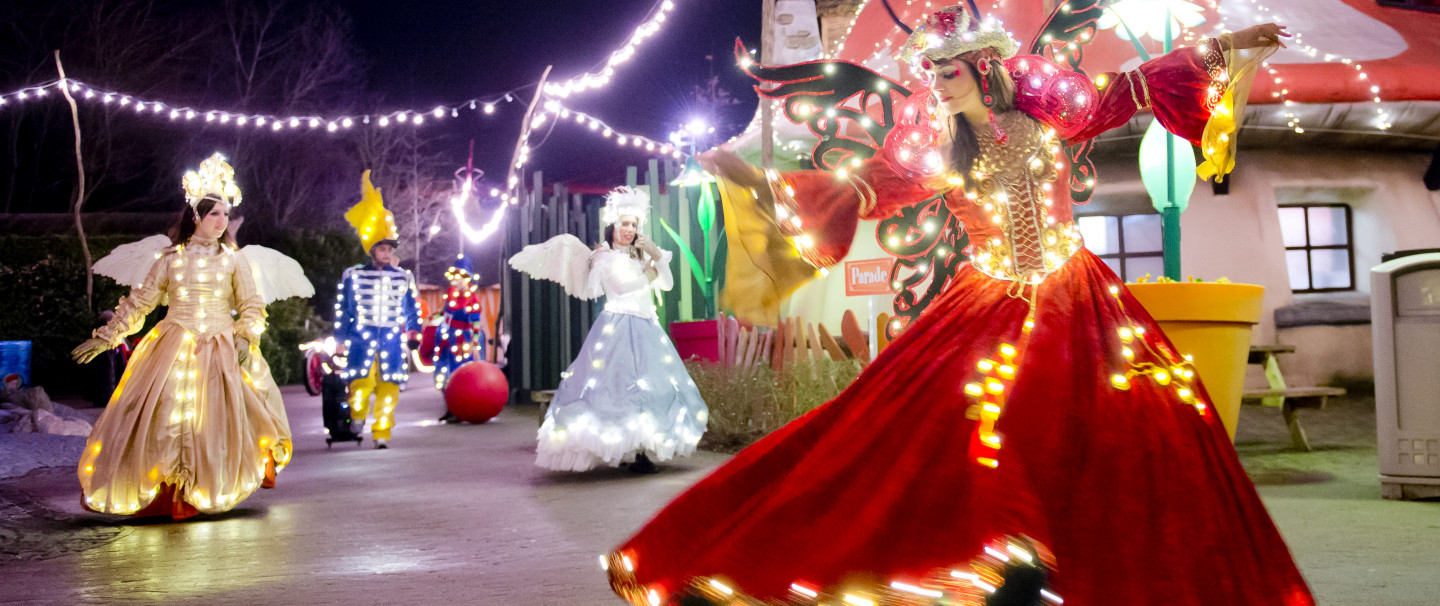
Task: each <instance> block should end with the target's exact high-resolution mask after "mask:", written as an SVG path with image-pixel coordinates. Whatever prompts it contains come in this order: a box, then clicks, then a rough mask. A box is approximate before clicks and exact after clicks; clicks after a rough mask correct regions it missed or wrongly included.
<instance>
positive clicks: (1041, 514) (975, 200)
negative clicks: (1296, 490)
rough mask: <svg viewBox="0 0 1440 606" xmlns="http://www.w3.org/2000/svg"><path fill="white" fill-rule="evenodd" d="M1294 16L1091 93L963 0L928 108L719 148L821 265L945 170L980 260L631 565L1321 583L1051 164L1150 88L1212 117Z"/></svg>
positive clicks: (1170, 107)
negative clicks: (777, 165) (772, 153)
mask: <svg viewBox="0 0 1440 606" xmlns="http://www.w3.org/2000/svg"><path fill="white" fill-rule="evenodd" d="M1284 35H1286V34H1284V32H1283V31H1282V30H1281V29H1280V28H1278V27H1276V26H1274V25H1263V26H1258V27H1255V28H1251V29H1247V30H1244V31H1240V32H1236V33H1235V34H1233V35H1226V36H1223V37H1222V38H1221V39H1218V40H1205V41H1204V42H1202V43H1201V44H1200V45H1199V46H1198V47H1196V48H1182V49H1178V50H1176V51H1175V52H1172V53H1169V54H1167V55H1165V56H1163V57H1159V58H1157V59H1155V60H1153V61H1149V62H1147V63H1145V64H1143V65H1141V66H1140V67H1139V68H1138V69H1136V70H1134V71H1131V72H1127V73H1122V74H1107V75H1106V76H1105V80H1106V81H1107V84H1108V86H1106V87H1104V89H1103V90H1101V91H1097V90H1096V88H1095V86H1094V85H1093V84H1091V83H1090V82H1089V80H1088V79H1086V78H1085V77H1084V76H1083V75H1079V74H1075V73H1073V72H1068V71H1066V70H1063V69H1060V68H1057V67H1056V66H1054V64H1052V63H1050V62H1049V61H1046V60H1045V59H1043V58H1040V57H1033V56H1031V57H1015V56H1014V54H1015V48H1014V43H1013V42H1012V41H1011V40H1010V39H1009V37H1008V36H1007V35H1006V34H1005V32H1004V30H1003V28H1002V27H1001V26H1000V25H999V24H998V23H994V22H993V21H987V22H986V23H984V24H981V23H977V22H975V21H973V20H972V19H971V18H970V15H968V14H967V13H966V12H965V10H964V9H963V8H961V7H950V8H947V9H944V10H942V11H940V12H937V13H935V14H934V15H933V16H931V17H930V18H929V19H927V21H926V22H925V23H924V24H922V25H921V26H919V27H917V28H916V30H915V33H914V35H913V36H912V37H911V43H910V44H909V45H908V48H907V50H908V51H909V54H911V55H912V57H913V60H914V61H915V62H916V63H918V64H919V67H920V68H922V69H923V70H924V71H925V73H926V74H927V75H928V76H929V77H930V79H931V80H932V84H931V86H930V91H929V92H930V93H933V95H934V101H936V102H938V105H939V108H940V110H942V111H943V113H942V114H941V115H942V116H944V117H948V120H944V121H943V123H942V124H940V125H939V127H938V128H934V127H929V128H927V127H926V126H925V123H924V122H923V121H922V123H921V124H920V125H918V126H915V125H907V126H901V127H897V128H896V129H895V131H892V133H891V135H890V136H889V137H888V139H887V142H886V146H885V150H883V152H882V153H881V154H878V155H877V156H876V157H874V158H871V159H869V160H867V161H865V162H864V163H863V164H862V165H861V166H859V167H857V168H855V169H854V170H853V171H851V172H849V173H848V174H846V173H844V172H843V171H840V172H837V173H828V172H819V171H812V172H799V173H788V174H785V175H774V174H772V175H770V176H769V177H768V178H767V176H766V175H763V174H761V173H760V172H759V171H758V170H756V169H755V168H753V167H750V166H748V165H745V164H743V163H741V162H740V161H738V160H736V159H735V158H734V157H733V156H725V155H718V156H712V157H711V158H710V163H711V165H712V166H713V170H714V171H716V172H718V173H719V174H721V175H722V176H724V177H725V178H726V179H728V180H730V181H731V182H733V183H734V184H736V185H738V186H739V187H738V188H732V189H738V190H743V191H751V190H752V188H753V190H754V191H755V192H757V195H759V196H760V197H759V199H758V202H759V203H761V204H766V203H776V202H778V204H779V207H780V208H782V209H783V210H785V211H786V212H787V213H792V214H793V215H795V216H797V217H799V218H800V219H801V220H802V221H803V225H805V226H810V227H811V228H812V229H813V230H815V231H813V232H812V233H809V234H808V237H802V238H797V242H803V243H806V244H812V246H811V247H809V248H806V249H805V250H804V251H803V252H802V256H803V258H804V259H806V260H809V261H811V262H812V263H814V264H816V265H820V266H823V265H828V264H832V263H834V262H835V261H836V260H838V259H841V258H843V257H844V256H845V253H846V252H847V251H848V248H849V241H850V238H851V237H852V235H853V234H854V233H855V222H856V220H857V219H858V218H860V217H865V218H881V217H885V216H888V215H891V214H893V213H895V212H896V211H897V210H898V209H900V208H902V207H903V206H905V205H910V204H915V203H918V202H920V201H923V200H926V199H929V198H933V197H934V196H935V195H936V194H943V195H944V196H945V202H946V204H947V205H948V206H949V207H950V209H951V210H952V211H953V212H954V213H956V214H957V215H958V216H959V217H961V218H962V221H963V222H964V226H965V229H966V231H967V232H968V233H969V236H970V241H971V242H972V243H973V250H972V251H971V255H970V256H971V262H970V263H969V264H968V265H966V266H964V267H962V268H961V269H960V271H959V273H958V274H957V275H956V276H955V277H954V279H953V281H952V283H951V284H950V285H949V286H948V288H947V289H946V290H945V292H944V293H943V294H941V295H940V296H939V298H937V299H936V300H935V301H933V302H932V304H931V305H930V307H929V309H928V310H927V311H926V312H925V313H923V314H922V315H920V316H919V317H918V318H917V319H916V320H915V321H914V322H913V323H912V324H911V325H910V326H908V327H907V328H906V330H905V331H904V333H903V335H902V336H900V337H899V338H898V339H896V340H895V341H894V342H893V343H892V344H891V346H890V347H889V348H888V349H886V350H885V352H884V353H883V354H882V355H880V356H879V357H878V358H877V359H876V360H875V361H874V363H872V364H871V365H870V366H869V367H868V368H867V369H866V370H865V372H864V373H863V374H861V375H860V377H859V378H858V379H856V381H855V382H854V384H853V385H851V386H850V387H849V388H848V389H846V390H845V391H844V392H843V393H841V394H840V395H839V396H838V397H837V398H836V399H834V400H832V401H831V402H829V403H827V404H825V405H824V406H821V407H820V408H818V409H816V410H814V411H812V412H811V413H809V414H808V415H806V416H805V417H803V418H801V419H799V420H797V421H795V422H793V423H791V424H789V425H787V426H786V427H784V428H782V429H780V430H779V431H776V432H775V433H773V434H771V435H769V436H767V437H766V438H764V439H762V440H761V441H759V442H757V443H756V444H755V445H753V446H751V447H750V448H748V449H746V450H745V451H743V452H741V453H740V454H739V455H737V456H736V457H735V458H734V459H733V460H732V461H730V462H729V463H728V464H726V465H725V466H723V467H721V468H720V469H718V470H716V471H715V472H714V473H713V474H711V475H710V476H709V477H707V478H705V479H704V480H702V481H701V482H699V483H698V484H696V485H695V486H694V487H692V488H690V489H689V490H688V491H687V492H685V493H684V494H682V495H681V496H680V497H678V498H677V499H675V501H674V502H672V503H671V504H670V505H669V506H667V507H666V508H665V509H664V510H662V511H661V512H660V513H659V514H658V515H656V516H655V518H654V519H653V520H652V521H651V522H650V523H649V524H647V525H646V526H645V527H644V528H643V529H641V530H640V531H639V532H638V533H637V534H636V535H635V536H634V537H632V538H631V539H630V540H628V541H626V542H625V543H624V544H623V545H621V546H620V547H618V548H617V549H616V550H615V551H614V552H612V553H611V554H608V555H607V556H605V557H604V558H602V561H603V563H604V564H605V566H606V569H607V570H608V571H609V575H610V582H611V586H612V587H613V588H614V589H615V591H616V592H617V593H618V594H619V595H621V596H622V597H624V598H625V599H627V600H629V601H630V602H631V603H634V604H637V605H655V606H658V605H661V604H735V603H739V604H780V603H783V604H821V603H824V604H850V605H858V606H864V605H875V604H905V605H913V604H976V605H979V604H985V605H986V606H998V605H1002V604H1007V605H1008V604H1016V605H1018V604H1061V603H1064V604H1068V605H1071V606H1074V605H1098V604H1134V605H1140V604H1167V605H1195V606H1216V605H1221V604H1224V605H1283V606H1300V605H1308V604H1313V603H1314V600H1313V598H1312V597H1311V595H1310V592H1309V589H1308V588H1307V587H1306V585H1305V581H1304V580H1303V579H1302V578H1301V576H1300V573H1299V571H1298V570H1297V569H1296V567H1295V565H1294V563H1293V561H1292V559H1291V556H1290V553H1289V551H1288V550H1287V548H1286V546H1285V544H1284V542H1283V540H1282V539H1281V537H1280V535H1279V533H1278V532H1277V530H1276V528H1275V526H1274V524H1273V523H1272V522H1271V520H1270V518H1269V516H1268V515H1267V514H1266V512H1265V509H1264V506H1263V505H1262V504H1261V502H1260V499H1259V497H1258V495H1257V494H1256V492H1255V489H1254V487H1253V486H1252V485H1251V483H1250V481H1249V479H1248V478H1247V477H1246V475H1245V472H1244V470H1243V469H1242V468H1241V466H1240V463H1239V460H1238V459H1237V457H1236V455H1235V451H1234V448H1233V447H1232V446H1231V444H1230V441H1229V439H1228V437H1227V434H1226V432H1225V429H1224V427H1223V426H1222V425H1221V422H1220V420H1219V418H1218V416H1217V415H1216V414H1214V413H1213V412H1212V411H1211V410H1210V409H1209V406H1208V404H1207V402H1208V396H1207V395H1206V393H1205V390H1204V388H1203V387H1202V386H1201V385H1200V382H1199V381H1198V380H1197V379H1196V377H1195V375H1194V371H1193V368H1192V366H1191V364H1190V363H1189V361H1188V360H1187V359H1186V358H1185V357H1183V356H1182V355H1179V354H1178V353H1177V352H1176V351H1175V349H1174V348H1173V346H1172V345H1171V344H1170V342H1169V341H1168V340H1167V339H1166V338H1165V336H1164V335H1163V333H1162V332H1161V331H1160V328H1159V327H1158V326H1157V325H1156V324H1155V322H1154V320H1152V319H1151V318H1150V316H1149V315H1148V314H1147V313H1146V312H1145V310H1144V309H1143V308H1142V307H1141V306H1140V305H1139V304H1138V303H1137V302H1136V301H1135V299H1133V298H1132V297H1131V296H1130V295H1129V293H1128V292H1127V291H1126V289H1125V286H1124V284H1123V283H1122V281H1121V280H1120V279H1119V278H1117V277H1116V276H1115V274H1114V273H1113V272H1112V271H1111V270H1110V269H1109V268H1108V267H1107V266H1106V265H1105V263H1103V262H1102V261H1101V260H1100V259H1099V258H1097V257H1096V256H1095V255H1094V254H1092V253H1090V252H1089V251H1087V250H1086V249H1085V248H1084V247H1083V245H1082V242H1081V240H1080V236H1079V233H1078V231H1077V230H1076V229H1075V228H1074V227H1073V226H1072V224H1071V214H1070V209H1069V199H1068V198H1067V197H1066V194H1065V193H1064V189H1065V188H1064V187H1055V186H1054V181H1055V180H1056V176H1057V170H1062V169H1063V168H1064V165H1063V164H1057V161H1060V162H1063V158H1060V157H1059V156H1058V151H1059V144H1060V142H1061V141H1068V142H1078V141H1083V140H1085V139H1088V138H1090V137H1093V136H1095V135H1096V134H1099V133H1101V132H1104V131H1105V130H1107V129H1109V128H1113V127H1114V126H1117V125H1119V124H1122V123H1124V122H1125V121H1126V120H1128V119H1129V118H1130V117H1131V116H1132V115H1133V114H1134V113H1135V112H1136V111H1138V110H1141V109H1152V110H1153V111H1154V113H1155V117H1156V119H1158V120H1159V121H1160V122H1161V124H1163V125H1164V126H1165V127H1166V128H1167V129H1168V130H1170V131H1171V132H1174V133H1176V134H1179V135H1181V136H1184V137H1186V138H1187V139H1190V140H1192V141H1199V140H1201V139H1202V133H1205V134H1207V136H1206V137H1205V138H1206V139H1207V144H1208V143H1210V141H1209V140H1208V139H1209V138H1210V137H1209V136H1208V135H1213V134H1214V133H1206V131H1205V127H1206V123H1207V121H1209V119H1210V118H1211V116H1212V113H1214V114H1216V115H1221V114H1223V115H1225V116H1227V117H1233V114H1232V113H1231V112H1232V111H1233V110H1234V107H1233V105H1229V103H1231V99H1230V98H1229V97H1226V96H1225V94H1224V93H1225V92H1226V91H1227V88H1235V87H1241V88H1242V89H1243V87H1244V86H1245V85H1248V82H1246V81H1242V80H1244V78H1243V76H1244V72H1242V66H1241V65H1240V64H1241V63H1247V62H1258V59H1257V56H1258V57H1259V58H1263V56H1264V55H1268V52H1273V49H1274V47H1276V46H1278V45H1279V43H1280V37H1281V36H1284ZM1247 64H1248V63H1247ZM922 94H923V93H922ZM922 98H923V97H922ZM1236 122H1238V120H1236ZM1229 139H1233V132H1229V133H1227V134H1226V138H1222V139H1219V140H1220V141H1228V140H1229ZM1231 149H1233V148H1231ZM1220 163H1221V164H1222V165H1223V164H1226V163H1227V162H1225V161H1224V159H1223V158H1222V159H1221V161H1220ZM767 190H768V191H769V192H770V193H772V194H773V199H772V198H771V197H769V196H764V195H763V193H764V192H766V191H767ZM728 202H729V201H727V203H728ZM784 217H785V215H783V214H782V215H781V218H782V219H783V218H784ZM732 248H733V247H732Z"/></svg>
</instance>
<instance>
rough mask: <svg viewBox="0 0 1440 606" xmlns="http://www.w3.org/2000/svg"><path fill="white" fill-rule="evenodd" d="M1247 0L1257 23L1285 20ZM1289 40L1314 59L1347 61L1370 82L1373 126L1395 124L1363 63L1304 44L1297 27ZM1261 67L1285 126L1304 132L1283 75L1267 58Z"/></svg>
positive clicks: (1223, 20)
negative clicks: (1277, 102) (1272, 86)
mask: <svg viewBox="0 0 1440 606" xmlns="http://www.w3.org/2000/svg"><path fill="white" fill-rule="evenodd" d="M1247 1H1248V2H1249V3H1250V5H1251V6H1253V7H1254V9H1253V10H1254V13H1255V14H1254V17H1255V23H1257V24H1259V23H1266V22H1273V23H1275V24H1277V25H1284V24H1285V20H1284V19H1282V18H1281V17H1280V16H1279V15H1276V14H1274V11H1272V10H1271V9H1270V8H1269V7H1267V6H1265V5H1262V4H1260V3H1259V2H1258V1H1257V0H1247ZM1212 6H1214V5H1212ZM1214 8H1215V12H1216V13H1217V14H1219V15H1220V25H1221V27H1222V28H1224V29H1227V30H1228V29H1231V28H1229V27H1226V21H1227V20H1228V19H1229V15H1227V14H1225V13H1223V12H1221V11H1220V9H1219V7H1218V6H1214ZM1264 13H1269V15H1268V16H1266V15H1264ZM1289 44H1290V45H1291V46H1293V47H1295V48H1296V49H1298V50H1300V51H1303V52H1304V53H1305V54H1307V55H1309V56H1311V57H1313V58H1318V59H1320V60H1321V61H1324V62H1325V63H1337V62H1338V63H1341V64H1344V65H1349V66H1351V67H1354V68H1355V71H1356V77H1357V78H1358V79H1359V80H1360V81H1361V82H1362V83H1364V82H1369V83H1370V89H1369V94H1370V96H1371V99H1370V100H1371V102H1372V103H1374V104H1375V106H1376V107H1375V115H1376V117H1375V122H1374V126H1375V128H1376V129H1377V130H1382V131H1383V130H1389V129H1390V127H1391V126H1394V125H1395V124H1394V122H1392V121H1391V118H1390V115H1389V114H1388V113H1386V111H1385V108H1384V107H1383V106H1382V105H1381V103H1382V100H1381V90H1380V86H1379V85H1378V84H1375V83H1374V81H1373V80H1371V79H1370V74H1368V73H1366V72H1365V69H1364V66H1363V65H1361V64H1360V63H1357V62H1355V61H1354V60H1353V59H1351V58H1349V57H1345V56H1343V55H1340V54H1337V53H1327V52H1323V51H1321V50H1320V49H1318V48H1315V47H1313V46H1310V45H1309V44H1306V43H1305V41H1304V32H1300V31H1296V32H1293V33H1292V38H1291V40H1290V41H1289ZM1262 67H1264V68H1265V70H1266V71H1267V72H1268V73H1269V74H1270V78H1271V80H1272V81H1273V82H1274V84H1275V89H1274V90H1273V91H1271V92H1270V96H1271V98H1273V99H1277V100H1279V102H1280V105H1281V112H1282V113H1283V115H1284V116H1285V118H1286V119H1287V126H1289V127H1290V128H1291V129H1293V130H1294V131H1295V132H1296V133H1303V132H1305V128H1304V127H1303V126H1301V125H1300V118H1299V117H1298V116H1296V115H1295V113H1294V112H1293V111H1291V109H1290V108H1291V107H1294V105H1295V102H1294V101H1291V100H1290V99H1288V98H1287V97H1286V95H1288V94H1289V92H1290V89H1289V88H1288V87H1286V86H1285V80H1284V78H1281V77H1280V73H1279V72H1278V71H1276V70H1275V68H1274V67H1272V66H1271V65H1270V63H1269V62H1268V61H1267V62H1265V63H1263V64H1262ZM1362 85H1363V84H1362Z"/></svg>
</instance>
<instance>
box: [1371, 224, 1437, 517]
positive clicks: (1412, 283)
mask: <svg viewBox="0 0 1440 606" xmlns="http://www.w3.org/2000/svg"><path fill="white" fill-rule="evenodd" d="M1370 296H1371V305H1370V316H1371V329H1372V331H1373V336H1372V338H1373V340H1374V346H1375V425H1376V429H1377V431H1378V433H1379V457H1380V487H1381V495H1382V496H1384V497H1385V498H1387V499H1417V498H1430V497H1440V253H1437V252H1418V253H1417V254H1410V255H1403V256H1402V255H1396V256H1394V257H1392V258H1391V259H1390V260H1388V261H1386V262H1384V263H1381V264H1380V265H1377V266H1375V267H1374V268H1373V269H1371V270H1370Z"/></svg>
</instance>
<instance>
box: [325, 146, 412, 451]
mask: <svg viewBox="0 0 1440 606" xmlns="http://www.w3.org/2000/svg"><path fill="white" fill-rule="evenodd" d="M360 185H361V191H362V195H361V198H360V203H359V204H356V205H355V206H354V207H353V208H351V209H350V210H349V211H347V212H346V213H345V220H347V221H349V222H350V224H351V225H354V226H355V230H356V231H357V232H358V233H359V235H360V242H361V244H363V245H364V246H365V250H366V251H367V252H368V253H369V254H370V262H369V263H366V264H365V265H356V266H355V267H351V268H349V269H347V270H345V274H344V276H343V277H342V278H341V280H340V284H339V287H338V288H339V292H338V293H337V294H336V296H335V340H336V341H337V342H339V343H340V344H341V345H342V346H343V348H344V355H345V367H344V369H342V370H341V371H340V378H342V379H345V380H347V381H350V415H351V419H352V420H353V421H354V422H355V423H356V424H359V425H361V426H363V425H364V423H365V419H366V415H367V414H369V415H370V416H373V417H374V418H375V423H374V424H373V425H372V426H371V427H370V437H371V438H372V439H374V441H375V447H376V448H387V447H388V446H389V445H390V430H391V429H392V428H394V426H395V406H396V405H397V404H398V403H399V398H400V386H401V385H403V384H404V383H405V382H406V381H407V380H408V379H409V378H410V370H409V353H410V350H409V347H408V345H407V336H408V335H409V333H410V332H411V331H418V330H420V305H419V303H418V293H417V291H416V288H415V276H413V275H411V274H410V272H409V270H405V269H401V268H399V267H396V266H395V247H396V245H397V244H398V243H399V241H398V239H397V238H398V237H399V236H398V234H397V233H396V230H395V215H394V214H392V213H391V212H390V211H388V210H386V209H385V204H384V202H383V201H382V200H381V198H380V191H379V190H377V189H375V187H374V186H373V185H371V183H370V171H368V170H367V171H365V174H364V176H363V177H361V184H360ZM372 398H373V404H372V403H371V400H372ZM357 433H358V432H357Z"/></svg>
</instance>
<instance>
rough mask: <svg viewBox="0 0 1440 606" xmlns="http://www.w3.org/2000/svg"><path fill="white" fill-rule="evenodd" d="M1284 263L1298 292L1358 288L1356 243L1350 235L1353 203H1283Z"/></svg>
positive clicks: (1281, 232) (1292, 286) (1281, 213)
mask: <svg viewBox="0 0 1440 606" xmlns="http://www.w3.org/2000/svg"><path fill="white" fill-rule="evenodd" d="M1280 234H1281V237H1282V239H1284V241H1285V265H1286V267H1287V268H1288V269H1289V272H1290V289H1291V290H1293V291H1295V292H1330V291H1336V290H1354V289H1355V263H1354V261H1355V244H1354V242H1353V241H1352V239H1351V237H1350V207H1349V206H1346V205H1344V204H1298V205H1294V206H1281V207H1280Z"/></svg>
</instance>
